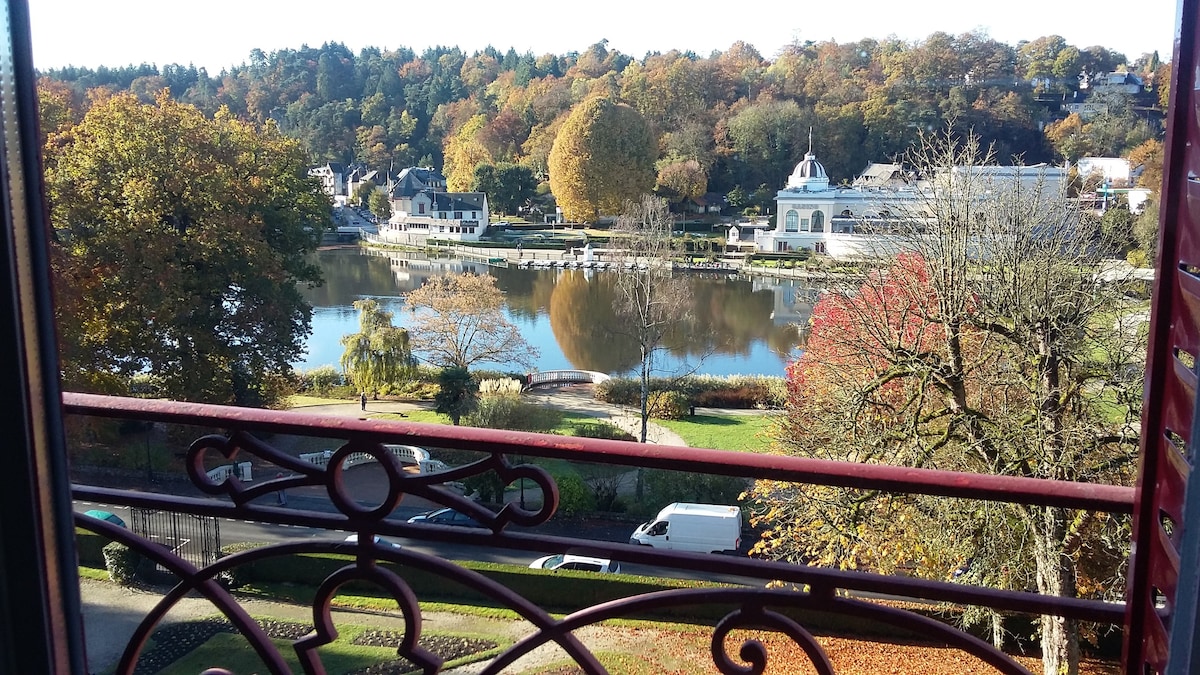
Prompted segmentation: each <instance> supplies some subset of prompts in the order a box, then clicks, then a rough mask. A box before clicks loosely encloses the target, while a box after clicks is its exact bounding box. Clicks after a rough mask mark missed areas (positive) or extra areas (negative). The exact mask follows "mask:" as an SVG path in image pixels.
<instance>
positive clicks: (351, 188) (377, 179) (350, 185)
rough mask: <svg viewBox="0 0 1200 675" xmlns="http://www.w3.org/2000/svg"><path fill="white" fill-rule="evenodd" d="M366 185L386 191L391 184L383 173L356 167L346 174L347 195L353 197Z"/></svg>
mask: <svg viewBox="0 0 1200 675" xmlns="http://www.w3.org/2000/svg"><path fill="white" fill-rule="evenodd" d="M364 183H371V184H372V185H374V186H375V187H376V188H378V189H380V190H385V189H386V188H387V186H388V184H389V181H388V176H387V174H386V173H384V172H382V171H375V170H374V169H368V168H367V167H365V166H356V167H354V168H353V169H352V170H350V172H349V173H347V174H346V194H347V195H348V196H349V197H353V196H354V194H355V193H356V192H357V191H358V189H359V187H360V186H362V185H363V184H364Z"/></svg>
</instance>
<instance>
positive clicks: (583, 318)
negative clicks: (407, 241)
mask: <svg viewBox="0 0 1200 675" xmlns="http://www.w3.org/2000/svg"><path fill="white" fill-rule="evenodd" d="M391 255H396V254H395V253H392V254H391ZM318 257H319V260H320V264H321V267H322V270H323V273H324V276H325V280H326V282H325V285H323V286H320V287H318V288H312V289H307V288H306V289H302V292H303V294H304V297H305V299H307V300H308V302H310V303H312V304H313V306H315V307H319V308H320V307H343V308H345V312H346V313H347V316H353V317H357V315H358V313H357V310H354V309H353V307H352V304H353V302H354V301H355V300H359V299H361V298H363V297H375V298H381V300H380V302H381V304H382V305H384V306H385V308H386V309H389V310H392V311H398V309H399V307H398V306H396V307H394V306H393V301H391V300H388V297H389V296H394V297H396V298H398V296H400V295H401V294H402V293H405V292H407V291H410V290H412V288H405V287H402V284H401V283H400V282H398V281H397V279H396V277H395V276H394V274H393V262H392V258H391V257H389V256H387V255H370V254H364V252H363V251H360V250H359V249H357V248H343V249H334V250H324V251H321V252H320V253H319V254H318ZM397 257H399V256H397ZM422 263H423V261H421V262H418V263H416V264H417V265H418V266H420V265H421V264H422ZM488 272H490V273H491V274H492V275H493V276H494V277H495V278H496V285H497V286H499V287H500V288H501V290H503V291H504V292H505V303H506V304H507V306H508V311H509V312H510V314H511V315H512V316H513V317H515V318H519V319H526V320H531V321H532V320H537V318H538V317H539V316H546V315H549V319H550V328H551V330H552V331H553V333H554V337H555V339H556V340H557V341H558V344H559V347H560V348H561V349H562V352H563V355H564V356H565V357H566V358H567V360H568V361H569V362H570V363H571V364H572V366H574V367H576V368H585V369H587V370H598V371H601V372H606V373H625V372H629V371H630V370H632V369H633V368H634V367H635V366H636V365H637V363H638V350H637V347H636V345H635V343H634V341H633V340H632V339H631V338H630V337H629V336H628V335H622V334H620V331H619V327H620V325H621V323H620V319H619V318H618V317H617V315H616V313H615V311H614V309H613V302H614V300H615V298H616V292H615V288H614V281H615V274H614V273H609V272H600V273H590V278H589V273H585V272H582V271H574V270H568V271H557V270H520V269H515V268H510V269H499V268H497V269H491V270H488ZM410 273H411V274H412V275H413V280H412V282H411V283H410V285H412V286H413V287H415V285H417V284H419V283H420V279H421V278H424V277H425V276H429V275H437V274H442V273H444V272H442V271H438V269H436V268H435V269H413V270H411V271H410ZM688 280H689V282H690V284H691V294H690V297H691V302H692V308H691V309H692V311H691V312H690V313H689V314H690V320H689V321H687V322H686V323H684V324H682V325H680V326H677V330H675V331H673V332H672V334H670V335H668V336H667V337H666V340H665V342H664V344H665V346H666V347H667V352H668V353H669V354H670V355H671V357H672V358H674V359H680V360H687V361H690V362H691V363H692V365H698V363H696V362H698V361H700V360H701V359H702V358H703V357H704V356H706V355H709V354H736V355H746V354H750V353H751V351H752V349H753V347H754V345H755V343H757V342H762V343H765V344H766V345H767V346H768V347H769V348H770V349H771V350H772V351H774V352H775V353H777V354H781V355H785V356H791V355H792V354H793V352H794V350H795V348H796V347H797V346H803V337H804V336H803V333H802V331H800V330H799V329H798V328H797V326H796V325H795V324H794V323H783V322H782V321H781V316H784V317H786V316H792V315H795V316H797V317H799V318H798V319H797V320H800V319H802V318H803V317H804V316H806V315H807V311H809V310H810V309H811V307H810V305H811V302H810V301H809V298H808V297H807V296H805V295H804V294H803V293H797V292H792V293H789V292H788V291H787V289H785V288H783V287H774V286H772V285H771V284H769V283H768V284H766V285H767V286H768V288H765V289H762V290H754V284H753V283H752V282H749V281H746V280H743V279H728V278H724V277H722V278H705V277H702V276H700V275H691V276H689V277H688ZM399 302H400V301H399V300H398V299H397V300H395V301H394V303H397V304H398V303H399ZM793 305H795V306H793ZM798 306H803V308H802V309H801V310H800V311H798V312H797V309H796V308H797V307H798ZM781 310H783V314H782V315H780V314H779V312H780V311H781ZM772 312H775V313H776V316H775V318H774V319H773V318H772ZM801 315H803V316H801ZM776 322H779V323H776Z"/></svg>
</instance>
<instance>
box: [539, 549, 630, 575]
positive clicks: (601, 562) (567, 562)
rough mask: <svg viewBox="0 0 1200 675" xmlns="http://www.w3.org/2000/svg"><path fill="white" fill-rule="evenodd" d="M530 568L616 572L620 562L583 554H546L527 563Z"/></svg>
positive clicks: (618, 570) (618, 569)
mask: <svg viewBox="0 0 1200 675" xmlns="http://www.w3.org/2000/svg"><path fill="white" fill-rule="evenodd" d="M529 569H531V570H550V571H553V572H557V571H558V570H577V571H581V572H602V573H608V572H611V573H613V574H617V573H619V572H620V571H621V563H619V562H615V561H612V560H609V559H607V558H590V557H588V556H583V555H566V554H562V553H559V554H557V555H548V556H543V557H541V558H538V559H537V560H534V561H533V562H531V563H529Z"/></svg>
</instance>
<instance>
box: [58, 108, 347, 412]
mask: <svg viewBox="0 0 1200 675" xmlns="http://www.w3.org/2000/svg"><path fill="white" fill-rule="evenodd" d="M307 163H308V158H307V157H306V156H305V154H304V153H303V152H302V151H301V148H300V146H299V144H298V143H297V142H296V141H293V140H291V139H288V138H285V137H284V136H282V135H281V134H280V133H279V131H278V130H277V129H276V128H275V127H274V125H273V124H268V125H266V126H265V127H263V128H259V127H256V126H255V125H253V124H250V123H246V122H242V121H239V120H237V119H235V118H234V117H233V116H232V115H231V114H230V113H229V112H228V111H227V110H221V111H219V112H218V113H217V115H216V117H215V118H213V119H207V118H205V117H204V115H203V114H202V113H201V112H200V111H199V110H197V109H196V108H194V107H192V106H190V105H184V104H180V103H176V102H175V101H173V100H171V98H170V97H169V96H168V95H167V93H166V92H163V93H161V94H160V95H159V97H158V99H157V101H156V102H155V103H153V104H149V105H147V104H142V103H140V102H138V100H137V99H136V98H135V97H134V96H132V95H128V94H123V95H117V96H113V97H111V98H108V99H107V100H104V101H101V102H98V103H96V104H94V105H93V107H92V108H91V110H89V111H88V112H87V114H86V115H85V116H84V117H83V120H82V121H81V122H80V123H79V124H78V125H75V126H72V127H69V128H66V129H64V130H62V131H60V132H58V133H55V134H51V137H50V139H49V141H48V143H47V147H46V188H47V192H48V197H49V201H50V206H51V221H52V223H53V225H54V229H55V233H56V234H55V240H54V242H53V256H54V257H53V259H54V273H55V280H56V284H57V286H58V290H59V295H58V299H59V303H58V320H59V334H60V337H61V341H62V346H61V354H62V360H63V369H64V372H63V376H64V380H65V381H66V383H67V385H68V386H70V387H79V388H84V389H94V388H107V389H110V390H111V389H112V388H113V387H115V388H117V389H119V388H120V386H121V385H120V383H121V382H123V381H127V379H128V378H130V377H132V376H133V375H134V374H137V373H142V372H150V373H152V374H153V375H154V376H155V378H156V379H157V381H158V382H160V383H161V392H160V394H161V395H162V396H167V397H171V398H177V399H183V400H190V401H203V402H210V403H241V404H263V403H269V402H270V401H267V400H265V399H266V398H267V396H266V394H265V393H264V392H265V391H266V389H264V382H265V380H266V379H267V378H268V376H269V375H271V374H273V373H280V374H286V373H288V372H290V370H291V364H292V363H293V362H294V361H296V359H297V358H298V357H299V356H300V355H301V353H302V352H303V348H304V345H303V341H304V339H305V338H306V337H307V335H308V332H309V321H310V316H311V308H310V307H309V305H308V304H307V303H306V302H305V301H304V299H303V298H302V297H301V295H300V291H299V288H298V284H303V283H319V282H320V272H319V270H318V268H317V267H316V266H314V265H313V264H312V263H311V261H310V260H309V257H308V254H309V253H311V252H312V251H313V250H314V249H315V248H316V246H317V243H318V240H319V238H320V233H321V232H322V231H323V230H324V229H326V228H327V227H328V224H329V222H330V220H331V207H330V205H329V201H328V198H327V197H326V196H325V195H324V194H323V193H322V192H321V188H320V185H319V184H318V183H317V182H316V181H315V180H314V179H312V178H309V177H308V176H307V172H306V166H307ZM103 382H107V383H109V385H103V384H102V383H103Z"/></svg>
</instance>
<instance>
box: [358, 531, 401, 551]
mask: <svg viewBox="0 0 1200 675" xmlns="http://www.w3.org/2000/svg"><path fill="white" fill-rule="evenodd" d="M372 540H373V541H374V542H375V545H376V546H385V547H391V548H400V544H397V543H396V542H394V541H392V540H391V539H384V538H383V537H381V536H379V535H375V536H374V537H372ZM346 543H347V544H358V535H357V534H352V535H350V536H349V537H346Z"/></svg>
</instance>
